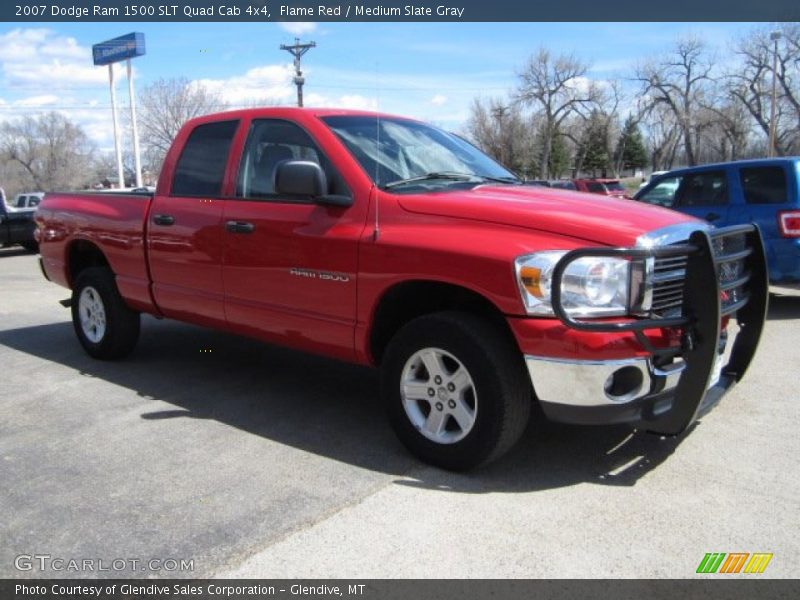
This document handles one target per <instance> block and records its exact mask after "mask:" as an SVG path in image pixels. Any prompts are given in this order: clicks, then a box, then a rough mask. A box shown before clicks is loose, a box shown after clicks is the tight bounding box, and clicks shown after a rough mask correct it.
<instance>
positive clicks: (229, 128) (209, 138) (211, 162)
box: [172, 120, 239, 197]
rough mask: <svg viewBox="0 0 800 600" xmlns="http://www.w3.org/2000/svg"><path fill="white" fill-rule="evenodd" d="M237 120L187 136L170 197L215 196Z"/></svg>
mask: <svg viewBox="0 0 800 600" xmlns="http://www.w3.org/2000/svg"><path fill="white" fill-rule="evenodd" d="M238 126H239V121H238V120H236V121H216V122H214V123H204V124H202V125H198V126H197V127H195V128H194V129H193V130H192V133H191V134H189V137H188V139H187V140H186V144H185V145H184V147H183V150H182V151H181V155H180V158H179V159H178V163H177V165H176V166H175V174H174V175H173V178H172V195H173V196H208V197H218V196H220V195H221V193H222V181H223V179H224V177H225V167H226V165H227V163H228V154H229V151H230V147H231V142H232V141H233V136H234V135H235V133H236V129H237V127H238Z"/></svg>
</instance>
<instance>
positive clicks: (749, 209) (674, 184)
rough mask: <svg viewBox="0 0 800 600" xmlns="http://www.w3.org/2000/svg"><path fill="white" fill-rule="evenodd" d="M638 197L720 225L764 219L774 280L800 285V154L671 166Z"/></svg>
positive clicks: (770, 276)
mask: <svg viewBox="0 0 800 600" xmlns="http://www.w3.org/2000/svg"><path fill="white" fill-rule="evenodd" d="M634 199H635V200H639V201H641V202H648V203H650V204H657V205H659V206H665V207H667V208H671V209H673V210H677V211H680V212H682V213H686V214H689V215H693V216H695V217H697V218H699V219H705V220H706V221H710V222H711V223H713V224H714V225H715V226H717V227H725V226H726V225H736V224H739V223H756V224H758V226H759V227H760V228H761V234H762V235H763V236H764V242H765V245H766V251H767V262H768V263H769V279H770V283H772V284H775V285H781V286H790V287H800V157H797V156H794V157H790V158H768V159H759V160H742V161H736V162H729V163H719V164H714V165H704V166H702V167H690V168H687V169H678V170H675V171H670V172H669V173H665V174H663V175H660V176H659V177H657V178H655V179H653V180H652V181H651V182H650V183H649V184H648V185H647V186H646V187H644V188H642V189H641V190H639V192H638V193H637V194H636V195H635V196H634Z"/></svg>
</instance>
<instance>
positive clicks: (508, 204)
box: [36, 108, 767, 469]
mask: <svg viewBox="0 0 800 600" xmlns="http://www.w3.org/2000/svg"><path fill="white" fill-rule="evenodd" d="M36 220H37V224H38V229H37V235H38V238H39V241H40V247H41V257H42V266H43V270H44V272H45V275H46V276H47V277H48V278H49V279H50V280H52V281H54V282H56V283H59V284H61V285H63V286H66V287H68V288H71V289H72V299H71V308H72V318H73V322H74V326H75V332H76V334H77V337H78V339H79V340H80V343H81V344H82V345H83V347H84V348H85V350H86V351H87V352H88V353H89V354H90V355H91V356H93V357H95V358H99V359H114V358H120V357H122V356H125V355H126V354H128V353H129V352H131V351H132V350H133V348H134V346H135V344H136V341H137V338H138V335H139V315H140V313H149V314H152V315H156V316H159V317H166V318H172V319H179V320H182V321H187V322H191V323H195V324H200V325H205V326H209V327H215V328H218V329H222V330H226V331H230V332H235V333H240V334H243V335H249V336H254V337H257V338H260V339H262V340H265V341H267V342H272V343H277V344H282V345H285V346H291V347H294V348H299V349H302V350H306V351H312V352H317V353H321V354H324V355H327V356H331V357H335V358H338V359H342V360H346V361H353V362H357V363H363V364H372V365H376V366H380V369H381V395H382V398H383V401H384V402H385V404H386V407H387V410H388V414H389V417H390V420H391V423H392V426H393V428H394V430H395V432H396V433H397V435H398V436H399V438H400V439H401V440H402V442H403V443H404V444H405V445H406V447H407V448H408V449H409V450H410V451H411V452H413V453H414V454H415V455H417V456H418V457H420V458H421V459H423V460H425V461H428V462H430V463H433V464H435V465H439V466H442V467H445V468H450V469H466V468H470V467H473V466H476V465H478V464H482V463H485V462H487V461H489V460H492V459H494V458H497V457H498V456H500V455H502V454H503V453H504V452H505V451H507V450H508V449H509V448H510V447H511V446H512V445H513V444H514V442H515V441H517V439H518V438H519V437H520V435H521V434H522V432H523V430H524V429H525V427H526V424H527V422H528V420H529V416H530V413H531V406H532V403H533V402H538V403H540V405H541V407H542V409H543V411H544V413H545V415H547V416H548V417H549V418H551V419H554V420H559V421H565V422H571V423H587V424H589V423H594V424H604V423H622V422H625V423H631V424H633V425H634V426H636V427H639V428H642V429H646V430H649V431H653V432H658V433H661V434H666V435H673V434H679V433H681V432H683V431H684V430H685V429H686V428H687V427H688V426H689V425H691V424H692V422H693V421H695V420H696V419H697V418H698V417H699V416H700V415H702V414H704V413H705V412H706V411H707V410H708V409H709V408H711V407H712V406H713V405H714V404H715V403H716V402H717V401H718V400H719V399H720V398H721V397H722V395H723V394H724V393H725V391H727V390H728V389H729V388H730V387H731V386H732V385H733V384H734V383H735V382H737V381H738V380H739V379H741V378H742V376H743V375H744V373H745V370H746V369H747V367H748V365H749V363H750V361H751V359H752V357H753V354H754V352H755V350H756V346H757V344H758V339H759V337H760V335H761V330H762V327H763V323H764V318H765V312H766V302H767V281H766V271H765V262H764V249H763V246H762V243H761V237H760V234H759V231H758V229H757V228H756V227H754V226H751V225H742V226H736V227H733V228H727V229H719V230H717V229H712V228H711V227H710V226H709V225H708V224H705V223H703V222H701V221H698V220H696V219H693V218H692V217H688V216H686V215H682V214H680V213H677V212H673V211H670V210H666V209H662V208H659V207H653V206H647V205H643V204H640V203H635V202H632V201H630V200H620V199H614V198H599V197H597V196H593V197H589V196H587V195H585V194H580V193H576V192H571V191H565V190H554V189H549V188H543V187H542V188H538V187H530V186H524V185H520V182H519V180H518V179H517V178H516V177H515V176H514V175H513V174H512V173H511V172H509V171H507V170H506V169H504V168H503V167H501V166H500V165H499V164H497V163H496V162H494V161H493V160H492V159H490V158H489V157H487V156H485V155H484V154H482V153H481V152H480V151H479V150H477V149H476V148H475V147H473V146H471V145H470V144H469V143H467V142H465V141H463V140H462V139H461V138H459V137H458V136H455V135H451V134H449V133H446V132H444V131H442V130H440V129H437V128H435V127H431V126H428V125H426V124H423V123H420V122H418V121H414V120H410V119H405V118H400V117H393V116H387V115H376V114H374V113H364V112H355V111H342V110H322V109H296V108H265V109H248V110H240V111H233V112H227V113H222V114H217V115H210V116H205V117H201V118H198V119H194V120H192V121H189V122H188V123H186V124H185V125H184V127H183V128H182V129H181V131H180V133H179V134H178V136H177V138H176V139H175V141H174V143H173V145H172V148H171V149H170V151H169V153H168V154H167V156H166V159H165V161H164V166H163V169H162V171H161V175H160V179H159V182H158V187H157V189H156V192H155V194H153V195H150V194H135V193H129V194H102V193H97V194H95V193H80V194H71V193H60V194H47V196H46V197H45V199H44V201H43V202H42V204H41V206H40V208H39V211H38V213H37V216H36ZM732 318H736V320H737V321H738V328H735V327H729V326H728V324H729V321H730V320H731V319H732ZM734 331H736V333H735V334H734ZM734 338H735V339H734Z"/></svg>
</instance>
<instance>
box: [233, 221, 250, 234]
mask: <svg viewBox="0 0 800 600" xmlns="http://www.w3.org/2000/svg"><path fill="white" fill-rule="evenodd" d="M255 228H256V226H255V225H253V224H252V223H248V222H247V221H228V222H227V223H225V229H227V230H228V231H230V232H231V233H253V231H254V230H255Z"/></svg>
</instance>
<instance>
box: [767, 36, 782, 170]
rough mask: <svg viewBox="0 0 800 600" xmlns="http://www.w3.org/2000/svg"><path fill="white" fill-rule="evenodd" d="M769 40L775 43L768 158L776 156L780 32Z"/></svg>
mask: <svg viewBox="0 0 800 600" xmlns="http://www.w3.org/2000/svg"><path fill="white" fill-rule="evenodd" d="M769 39H770V40H772V41H773V42H774V43H775V46H774V48H773V53H772V108H771V110H770V117H769V151H768V154H767V156H775V131H776V129H777V125H778V124H777V123H776V122H775V121H776V114H775V113H776V104H777V103H778V40H780V39H781V32H780V31H773V32H772V33H771V34H769Z"/></svg>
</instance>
